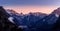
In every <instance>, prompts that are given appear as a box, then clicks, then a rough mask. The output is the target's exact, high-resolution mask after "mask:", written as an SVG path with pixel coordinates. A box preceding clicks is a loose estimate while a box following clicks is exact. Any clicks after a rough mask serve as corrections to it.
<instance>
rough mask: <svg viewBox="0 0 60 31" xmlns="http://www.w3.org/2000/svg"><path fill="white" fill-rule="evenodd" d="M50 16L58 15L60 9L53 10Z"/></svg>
mask: <svg viewBox="0 0 60 31" xmlns="http://www.w3.org/2000/svg"><path fill="white" fill-rule="evenodd" d="M52 14H58V15H60V7H59V8H57V9H55V10H54V11H53V12H52Z"/></svg>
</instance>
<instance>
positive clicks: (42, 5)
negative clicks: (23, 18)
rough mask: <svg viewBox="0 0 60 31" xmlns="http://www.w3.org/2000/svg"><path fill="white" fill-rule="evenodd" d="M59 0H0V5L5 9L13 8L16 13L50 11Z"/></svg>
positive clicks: (57, 5) (57, 4) (56, 5)
mask: <svg viewBox="0 0 60 31" xmlns="http://www.w3.org/2000/svg"><path fill="white" fill-rule="evenodd" d="M59 3H60V0H0V6H4V8H5V9H13V10H15V11H17V12H18V13H21V12H22V13H24V14H27V13H29V12H43V13H47V14H49V13H51V12H52V11H53V10H54V9H56V8H58V7H59V6H60V4H59Z"/></svg>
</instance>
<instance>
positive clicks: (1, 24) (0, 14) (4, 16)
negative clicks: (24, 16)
mask: <svg viewBox="0 0 60 31" xmlns="http://www.w3.org/2000/svg"><path fill="white" fill-rule="evenodd" d="M8 17H10V15H9V14H8V13H7V12H6V11H5V9H4V8H3V7H2V6H0V31H18V30H20V31H22V30H21V29H18V28H17V26H16V25H15V24H13V23H11V22H10V21H9V20H8Z"/></svg>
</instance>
